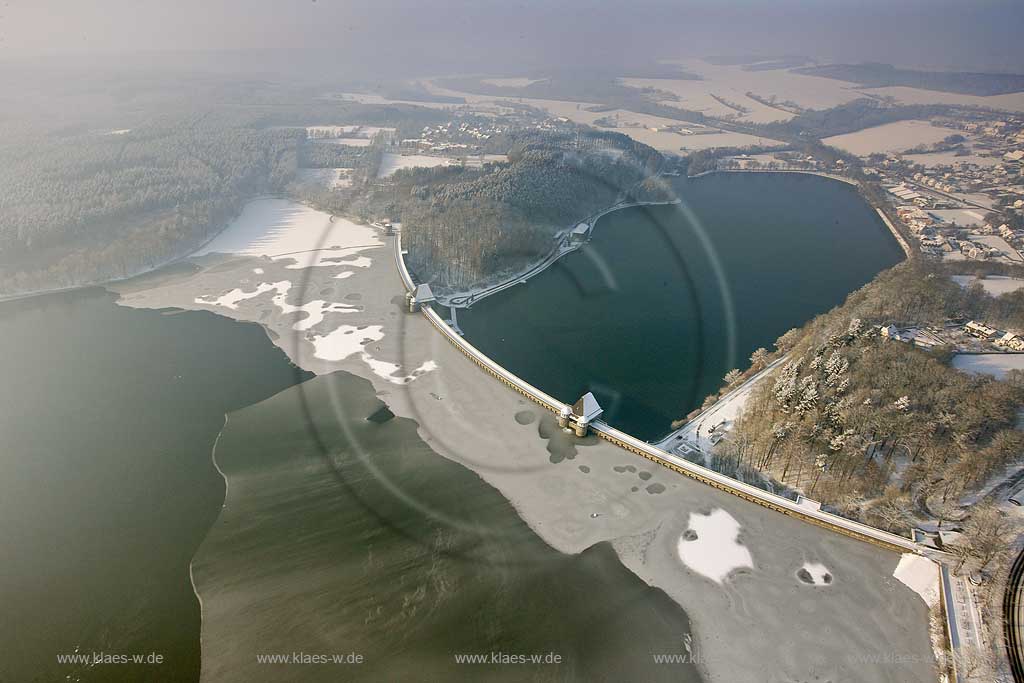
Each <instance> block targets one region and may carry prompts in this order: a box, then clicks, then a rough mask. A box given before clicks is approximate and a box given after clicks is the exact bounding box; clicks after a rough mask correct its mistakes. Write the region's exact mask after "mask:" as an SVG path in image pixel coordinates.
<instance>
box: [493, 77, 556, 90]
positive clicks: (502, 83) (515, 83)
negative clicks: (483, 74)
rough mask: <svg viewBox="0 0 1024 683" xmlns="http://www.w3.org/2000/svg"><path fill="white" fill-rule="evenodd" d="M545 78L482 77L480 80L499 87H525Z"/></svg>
mask: <svg viewBox="0 0 1024 683" xmlns="http://www.w3.org/2000/svg"><path fill="white" fill-rule="evenodd" d="M546 80H547V79H546V78H484V79H482V80H481V82H483V83H490V84H491V85H496V86H498V87H499V88H525V87H526V86H528V85H531V84H533V83H540V82H541V81H546Z"/></svg>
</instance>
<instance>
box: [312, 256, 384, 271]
mask: <svg viewBox="0 0 1024 683" xmlns="http://www.w3.org/2000/svg"><path fill="white" fill-rule="evenodd" d="M324 260H327V261H330V263H325V264H324V265H331V266H348V267H349V268H369V267H370V266H371V265H372V264H373V261H372V260H371V259H370V258H368V257H366V256H356V257H355V258H350V259H345V260H343V261H336V260H334V258H332V257H331V256H330V255H326V256H324Z"/></svg>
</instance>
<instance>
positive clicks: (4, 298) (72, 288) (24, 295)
mask: <svg viewBox="0 0 1024 683" xmlns="http://www.w3.org/2000/svg"><path fill="white" fill-rule="evenodd" d="M260 199H287V200H288V201H294V202H297V203H303V202H298V201H297V200H295V199H291V198H290V197H288V196H287V195H283V194H260V195H256V196H254V197H249V198H247V199H246V200H245V201H243V202H242V208H241V209H239V210H238V213H236V214H235V216H234V218H232V219H231V220H229V221H227V222H226V223H224V225H223V226H221V227H220V228H219V229H218V230H217V231H216V232H215V233H214V234H212V235H210V236H209V237H208V238H207V239H206V240H205V241H203V242H202V243H201V244H199V245H197V246H195V247H191V248H190V249H189V250H188V252H186V253H184V254H179V255H178V256H173V257H171V258H169V259H167V260H166V261H163V262H162V263H158V264H156V265H154V266H149V267H146V268H143V269H141V270H139V271H136V272H134V273H132V274H131V275H125V276H123V277H115V278H108V279H106V280H97V281H95V282H88V283H83V284H78V285H69V286H67V287H57V288H54V289H40V290H36V291H32V292H20V293H18V294H6V295H0V304H4V303H7V302H9V301H20V300H22V299H31V298H33V297H37V296H46V295H47V294H61V293H67V292H77V291H79V290H83V289H89V288H90V287H106V286H107V285H117V284H121V283H124V282H128V281H130V280H133V279H135V278H137V277H144V276H146V275H151V274H153V273H155V272H156V271H158V270H160V269H161V268H166V267H167V266H173V265H174V264H176V263H181V262H182V261H185V260H187V259H189V258H191V257H192V256H194V255H195V254H196V252H199V251H202V250H203V249H205V248H206V247H207V246H209V245H210V243H211V242H213V241H214V240H215V239H217V238H218V237H220V236H221V234H223V232H224V231H225V230H227V229H228V228H229V227H230V226H231V224H232V223H234V222H235V221H236V220H238V218H239V217H240V216H241V215H242V212H243V211H244V210H245V207H246V206H248V205H249V204H250V203H251V202H254V201H258V200H260ZM306 206H310V205H308V204H307V205H306ZM311 208H315V207H312V206H311ZM317 210H319V209H317ZM331 217H332V218H333V214H332V215H331Z"/></svg>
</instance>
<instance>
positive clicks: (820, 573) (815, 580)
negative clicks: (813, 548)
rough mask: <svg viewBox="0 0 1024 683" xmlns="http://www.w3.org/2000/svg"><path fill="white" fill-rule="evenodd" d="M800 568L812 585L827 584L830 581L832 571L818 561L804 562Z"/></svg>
mask: <svg viewBox="0 0 1024 683" xmlns="http://www.w3.org/2000/svg"><path fill="white" fill-rule="evenodd" d="M801 569H802V570H803V571H804V572H806V576H809V577H810V579H811V580H810V584H811V585H812V586H827V585H829V584H830V583H832V572H830V571H829V570H828V567H826V566H825V565H823V564H821V563H820V562H804V564H803V566H802V567H801Z"/></svg>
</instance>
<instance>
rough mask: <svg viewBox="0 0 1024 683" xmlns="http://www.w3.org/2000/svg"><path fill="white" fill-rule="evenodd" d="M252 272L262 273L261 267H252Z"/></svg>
mask: <svg viewBox="0 0 1024 683" xmlns="http://www.w3.org/2000/svg"><path fill="white" fill-rule="evenodd" d="M252 272H254V273H256V274H257V275H263V269H262V268H253V269H252Z"/></svg>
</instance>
